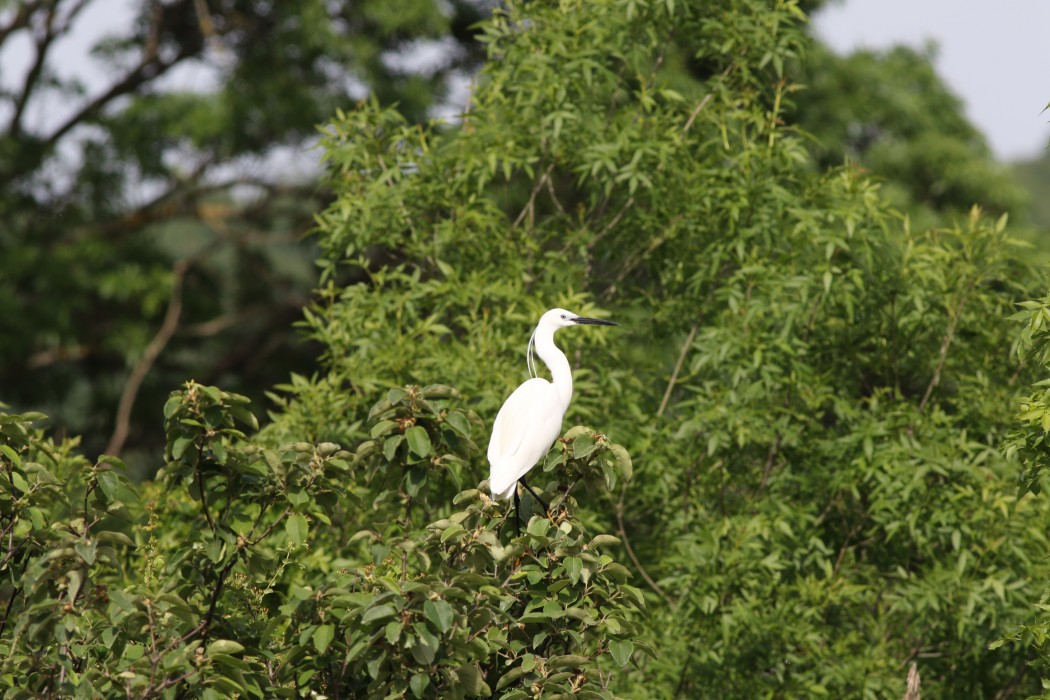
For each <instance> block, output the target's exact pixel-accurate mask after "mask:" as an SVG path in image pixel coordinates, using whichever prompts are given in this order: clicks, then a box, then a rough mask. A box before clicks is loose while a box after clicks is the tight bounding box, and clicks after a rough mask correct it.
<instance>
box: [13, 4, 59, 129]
mask: <svg viewBox="0 0 1050 700" xmlns="http://www.w3.org/2000/svg"><path fill="white" fill-rule="evenodd" d="M57 12H58V8H57V6H56V5H51V6H50V7H48V8H47V14H46V15H45V17H44V33H43V35H42V36H37V37H34V41H33V43H34V45H35V48H36V55H35V56H34V57H33V63H32V65H31V66H29V70H28V71H26V75H25V78H24V79H23V81H22V89H21V90H20V91H19V93H18V96H17V97H16V98H15V109H14V112H12V114H11V121H10V122H8V125H7V131H8V133H9V134H10V135H11V136H12V137H14V138H16V139H17V138H18V136H19V134H20V133H21V131H22V117H23V115H24V114H25V109H26V105H27V104H29V98H30V97H32V96H33V91H34V90H35V89H36V86H37V85H38V84H39V82H40V75H41V73H42V72H43V70H44V62H45V61H46V59H47V52H48V50H49V49H50V48H51V42H52V41H54V39H55V36H56V32H55V15H56V14H57Z"/></svg>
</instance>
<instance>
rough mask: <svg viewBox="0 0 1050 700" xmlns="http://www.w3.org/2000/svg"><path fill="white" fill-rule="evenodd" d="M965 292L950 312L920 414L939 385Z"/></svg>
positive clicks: (964, 303) (964, 302)
mask: <svg viewBox="0 0 1050 700" xmlns="http://www.w3.org/2000/svg"><path fill="white" fill-rule="evenodd" d="M967 292H969V290H967ZM967 292H964V293H963V295H962V297H960V299H959V303H958V304H957V305H956V307H955V309H954V311H951V312H950V313H951V319H950V320H949V321H948V329H947V330H946V331H945V333H944V339H943V340H942V341H941V349H940V354H939V356H938V358H937V366H936V367H934V369H933V377H931V378H930V383H929V384H927V385H926V393H925V394H923V396H922V401H920V402H919V411H920V412H921V411H922V410H923V409H925V408H926V404H927V402H928V401H929V400H930V397H931V396H932V395H933V390H934V389H935V388H936V387H937V385H938V384H940V383H941V372H942V371H943V370H944V365H945V363H946V362H947V361H948V349H949V348H950V347H951V346H952V340H953V339H954V338H955V328H956V327H957V326H958V325H959V319H960V318H962V312H963V307H964V306H965V305H966V297H967Z"/></svg>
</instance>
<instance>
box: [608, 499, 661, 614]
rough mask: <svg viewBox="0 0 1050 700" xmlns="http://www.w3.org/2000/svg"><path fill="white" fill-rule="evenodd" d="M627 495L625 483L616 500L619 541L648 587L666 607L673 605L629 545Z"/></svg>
mask: <svg viewBox="0 0 1050 700" xmlns="http://www.w3.org/2000/svg"><path fill="white" fill-rule="evenodd" d="M626 495H627V485H626V484H624V486H623V487H622V488H621V489H620V498H619V500H618V501H616V530H617V532H618V533H619V534H620V541H621V542H623V548H624V549H625V550H626V551H627V556H628V557H630V558H631V562H632V563H633V564H634V567H635V568H636V569H638V573H639V574H641V576H642V578H643V579H645V582H646V583H647V584H649V587H650V588H652V589H653V591H654V592H655V593H656V595H658V596H660V598H661V600H663V601H664V603H666V604H667V607H668V608H673V607H674V602H673V601H672V600H671V599H670V598H669V597H668V596H667V594H666V593H664V590H663V589H662V588H660V586H659V584H657V583H656V581H654V580H653V578H652V577H651V576H650V575H649V572H648V571H646V569H645V567H644V566H642V562H641V561H639V560H638V556H637V555H636V554H635V553H634V547H632V546H631V539H630V538H629V537H628V536H627V528H626V527H624V524H623V499H624V497H625V496H626Z"/></svg>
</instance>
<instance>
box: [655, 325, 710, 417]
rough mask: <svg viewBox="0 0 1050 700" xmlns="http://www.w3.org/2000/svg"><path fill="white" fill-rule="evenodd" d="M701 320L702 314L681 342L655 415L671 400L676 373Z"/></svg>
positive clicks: (676, 380)
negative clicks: (676, 358)
mask: <svg viewBox="0 0 1050 700" xmlns="http://www.w3.org/2000/svg"><path fill="white" fill-rule="evenodd" d="M702 320H703V316H701V317H700V318H698V319H696V323H694V324H693V327H692V328H691V329H689V335H688V336H687V337H686V339H685V342H684V343H682V349H681V351H680V352H679V353H678V361H677V362H675V363H674V371H673V372H671V379H670V380H669V381H668V382H667V389H665V390H664V397H663V399H662V400H661V401H660V408H658V409H656V416H657V417H660V416H662V415H663V414H664V411H665V410H666V409H667V403H668V402H669V401H670V400H671V392H672V391H674V385H675V384H676V383H677V382H678V373H679V372H681V371H682V365H683V364H684V363H685V356H686V355H688V354H689V348H690V346H692V344H693V338H695V337H696V332H697V330H699V329H700V323H701V321H702Z"/></svg>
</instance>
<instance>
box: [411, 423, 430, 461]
mask: <svg viewBox="0 0 1050 700" xmlns="http://www.w3.org/2000/svg"><path fill="white" fill-rule="evenodd" d="M405 439H407V440H408V449H409V450H410V451H411V452H412V453H413V454H415V455H417V456H419V457H421V458H422V457H426V456H427V455H429V454H430V435H429V434H427V431H426V428H423V427H421V426H418V425H413V426H412V427H411V428H409V429H408V430H406V431H405Z"/></svg>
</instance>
